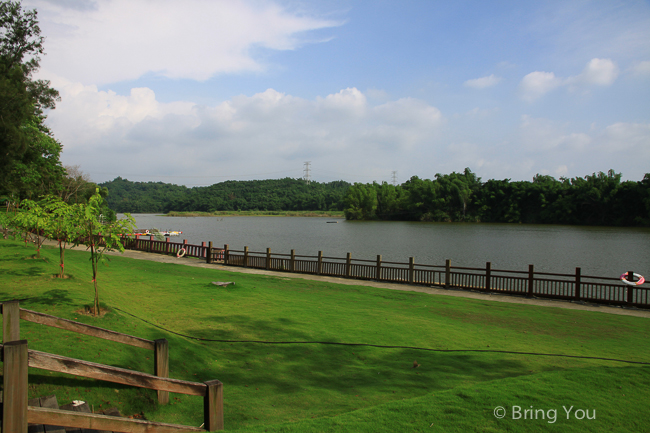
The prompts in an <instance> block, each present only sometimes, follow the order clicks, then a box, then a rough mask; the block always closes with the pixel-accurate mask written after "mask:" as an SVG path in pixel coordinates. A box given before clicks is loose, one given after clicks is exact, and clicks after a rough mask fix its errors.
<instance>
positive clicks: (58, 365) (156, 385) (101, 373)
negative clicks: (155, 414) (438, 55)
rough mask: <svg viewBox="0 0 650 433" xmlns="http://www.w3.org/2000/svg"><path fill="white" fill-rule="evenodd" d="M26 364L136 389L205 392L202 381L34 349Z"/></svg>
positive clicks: (181, 392) (202, 393)
mask: <svg viewBox="0 0 650 433" xmlns="http://www.w3.org/2000/svg"><path fill="white" fill-rule="evenodd" d="M29 366H30V367H33V368H40V369H43V370H50V371H58V372H61V373H67V374H72V375H75V376H82V377H88V378H90V379H97V380H104V381H107V382H113V383H121V384H123V385H131V386H137V387H140V388H149V389H155V390H161V391H169V392H177V393H179V394H188V395H199V396H204V395H205V392H206V391H205V389H206V386H205V384H203V383H197V382H188V381H185V380H178V379H167V378H161V377H157V376H153V375H151V374H146V373H141V372H139V371H133V370H127V369H125V368H119V367H111V366H109V365H104V364H97V363H94V362H88V361H82V360H79V359H74V358H68V357H65V356H60V355H54V354H51V353H45V352H39V351H37V350H30V351H29Z"/></svg>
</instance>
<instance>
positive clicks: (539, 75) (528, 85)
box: [519, 71, 562, 102]
mask: <svg viewBox="0 0 650 433" xmlns="http://www.w3.org/2000/svg"><path fill="white" fill-rule="evenodd" d="M561 85H562V79H561V78H558V77H556V76H555V74H554V73H553V72H540V71H535V72H531V73H530V74H528V75H526V76H525V77H524V78H523V79H522V80H521V83H520V84H519V91H520V94H521V97H522V99H523V100H525V101H528V102H532V101H534V100H536V99H538V98H540V97H541V96H543V95H545V94H546V93H548V92H550V91H551V90H553V89H555V88H557V87H559V86H561Z"/></svg>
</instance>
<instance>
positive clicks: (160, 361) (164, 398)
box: [153, 338, 169, 404]
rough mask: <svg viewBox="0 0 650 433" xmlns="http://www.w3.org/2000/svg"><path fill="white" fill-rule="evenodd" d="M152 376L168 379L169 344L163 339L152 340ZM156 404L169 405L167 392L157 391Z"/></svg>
mask: <svg viewBox="0 0 650 433" xmlns="http://www.w3.org/2000/svg"><path fill="white" fill-rule="evenodd" d="M153 369H154V374H155V375H156V376H158V377H169V342H168V341H167V340H165V339H164V338H162V339H160V340H154V361H153ZM158 403H160V404H167V403H169V391H158Z"/></svg>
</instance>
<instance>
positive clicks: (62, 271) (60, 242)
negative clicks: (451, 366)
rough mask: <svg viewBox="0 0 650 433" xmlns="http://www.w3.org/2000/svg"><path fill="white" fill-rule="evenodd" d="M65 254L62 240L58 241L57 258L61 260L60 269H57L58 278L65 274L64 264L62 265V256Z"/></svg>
mask: <svg viewBox="0 0 650 433" xmlns="http://www.w3.org/2000/svg"><path fill="white" fill-rule="evenodd" d="M64 255H65V246H64V243H63V241H61V240H60V241H59V258H60V260H61V270H60V271H59V278H63V277H64V276H65V266H64V265H63V256H64Z"/></svg>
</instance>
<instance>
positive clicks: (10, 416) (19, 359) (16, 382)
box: [2, 340, 42, 433]
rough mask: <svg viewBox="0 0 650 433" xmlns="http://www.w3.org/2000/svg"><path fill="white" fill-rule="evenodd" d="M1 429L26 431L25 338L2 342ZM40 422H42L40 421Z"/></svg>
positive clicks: (9, 431)
mask: <svg viewBox="0 0 650 433" xmlns="http://www.w3.org/2000/svg"><path fill="white" fill-rule="evenodd" d="M2 352H3V359H2V361H3V366H2V373H3V379H2V380H3V388H2V392H3V396H4V398H3V399H4V401H3V403H2V431H3V432H5V433H13V432H21V433H22V432H26V431H27V357H28V355H27V354H28V350H27V340H19V341H11V342H8V343H5V344H3V346H2ZM41 424H42V423H41Z"/></svg>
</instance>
